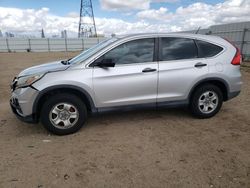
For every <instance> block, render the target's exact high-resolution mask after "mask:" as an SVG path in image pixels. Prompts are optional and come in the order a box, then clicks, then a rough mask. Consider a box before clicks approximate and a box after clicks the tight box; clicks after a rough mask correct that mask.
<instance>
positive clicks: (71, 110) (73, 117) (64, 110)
mask: <svg viewBox="0 0 250 188" xmlns="http://www.w3.org/2000/svg"><path fill="white" fill-rule="evenodd" d="M40 117H41V123H42V124H43V126H44V127H45V129H47V130H48V131H49V132H51V133H53V134H56V135H67V134H72V133H75V132H77V131H78V130H79V129H81V128H82V126H83V125H84V124H85V122H86V120H87V108H86V105H85V104H84V102H83V101H82V100H81V99H80V98H79V97H78V96H76V95H73V94H68V93H61V94H55V95H52V96H50V97H49V98H48V99H47V100H46V101H45V103H44V104H43V107H42V109H41V114H40Z"/></svg>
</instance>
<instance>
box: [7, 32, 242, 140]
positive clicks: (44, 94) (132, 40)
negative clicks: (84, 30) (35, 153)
mask: <svg viewBox="0 0 250 188" xmlns="http://www.w3.org/2000/svg"><path fill="white" fill-rule="evenodd" d="M240 63H241V54H240V52H239V50H238V49H237V48H236V47H235V46H234V45H232V44H231V43H230V42H228V41H227V40H225V39H222V38H220V37H216V36H207V35H197V34H183V33H182V34H180V33H179V34H159V33H158V34H152V33H151V34H137V35H129V36H125V37H124V36H123V37H113V38H110V39H108V40H105V41H103V42H101V43H99V44H98V45H96V46H94V47H92V48H90V49H88V50H87V51H84V52H82V53H81V54H80V55H78V56H76V57H74V58H72V59H69V60H65V61H59V62H52V63H49V64H43V65H40V66H35V67H31V68H28V69H26V70H24V71H22V72H21V73H20V74H19V75H18V76H17V77H16V78H14V80H13V82H12V84H11V88H12V96H11V100H10V104H11V107H12V110H13V112H14V113H15V114H16V115H17V116H18V117H19V118H20V119H22V120H25V121H28V122H38V121H39V120H40V121H41V122H42V124H43V125H44V127H45V128H46V129H48V130H49V131H50V132H52V133H54V134H58V135H65V134H70V133H74V132H76V131H77V130H79V129H80V128H81V127H82V126H83V125H84V124H85V122H86V119H87V116H88V114H90V113H99V112H103V111H110V110H123V111H124V110H128V109H131V108H133V109H134V108H144V107H153V108H155V107H157V108H158V107H166V106H168V107H169V106H171V107H173V106H174V107H176V106H188V107H189V108H190V111H191V112H192V114H193V115H195V116H196V117H198V118H209V117H212V116H214V115H215V114H216V113H217V112H218V111H219V110H220V108H221V106H222V103H223V101H227V100H229V99H231V98H233V97H235V96H237V95H238V94H239V93H240V90H241V85H242V81H241V73H240Z"/></svg>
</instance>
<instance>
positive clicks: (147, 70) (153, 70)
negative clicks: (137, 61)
mask: <svg viewBox="0 0 250 188" xmlns="http://www.w3.org/2000/svg"><path fill="white" fill-rule="evenodd" d="M155 71H156V69H151V68H145V69H143V70H142V72H155Z"/></svg>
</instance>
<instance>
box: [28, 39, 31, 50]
mask: <svg viewBox="0 0 250 188" xmlns="http://www.w3.org/2000/svg"><path fill="white" fill-rule="evenodd" d="M28 43H29V51H31V44H30V39H28Z"/></svg>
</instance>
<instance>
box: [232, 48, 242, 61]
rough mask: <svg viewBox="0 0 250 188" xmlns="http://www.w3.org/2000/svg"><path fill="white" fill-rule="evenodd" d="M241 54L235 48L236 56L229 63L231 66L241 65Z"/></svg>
mask: <svg viewBox="0 0 250 188" xmlns="http://www.w3.org/2000/svg"><path fill="white" fill-rule="evenodd" d="M241 60H242V58H241V53H240V50H239V49H238V48H237V47H236V54H235V56H234V58H233V60H232V62H231V64H232V65H240V64H241Z"/></svg>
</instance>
